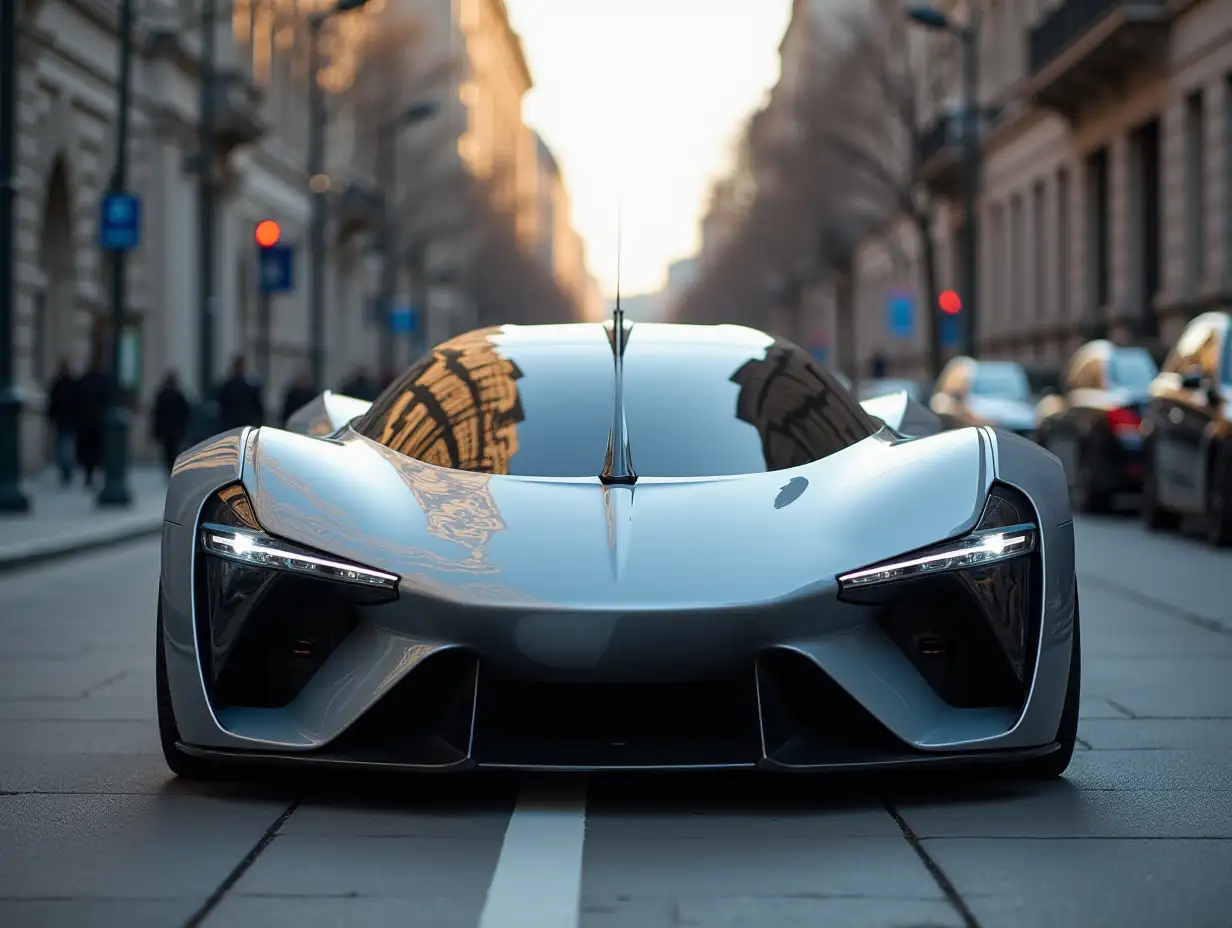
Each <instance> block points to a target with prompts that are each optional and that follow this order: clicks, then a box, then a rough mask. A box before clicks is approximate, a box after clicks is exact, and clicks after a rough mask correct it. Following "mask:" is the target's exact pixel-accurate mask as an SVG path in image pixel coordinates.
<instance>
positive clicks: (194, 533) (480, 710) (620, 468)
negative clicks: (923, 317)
mask: <svg viewBox="0 0 1232 928" xmlns="http://www.w3.org/2000/svg"><path fill="white" fill-rule="evenodd" d="M869 406H870V408H871V409H872V410H876V411H877V414H879V415H882V416H885V418H884V419H881V418H877V417H876V414H874V412H872V411H870V410H869V409H865V408H864V407H862V406H861V405H860V404H859V403H857V402H856V401H855V400H854V399H853V398H852V396H851V395H850V393H848V392H847V391H846V390H844V389H842V388H841V387H840V386H838V384H837V382H836V380H835V379H834V377H833V376H832V375H830V374H828V373H827V372H825V371H824V370H823V369H822V368H820V367H819V366H818V365H817V363H816V362H815V361H814V360H813V359H812V358H811V357H810V356H809V355H808V353H806V352H805V351H803V350H801V349H799V348H797V347H796V346H794V345H792V344H790V343H788V342H785V341H782V340H779V339H776V338H773V337H771V336H769V335H765V334H763V333H761V332H757V331H754V330H752V329H747V328H742V327H735V326H726V325H723V326H690V325H674V324H649V323H647V324H642V323H639V324H636V325H632V324H627V323H626V322H625V321H624V320H623V318H622V317H621V316H620V314H619V313H618V314H617V317H616V319H614V320H613V321H611V322H609V323H607V324H600V323H578V324H567V325H544V326H524V327H523V326H506V327H499V328H489V329H483V330H480V331H476V332H471V333H469V334H466V335H462V336H459V337H457V338H454V339H452V340H450V341H447V342H445V343H443V344H441V345H440V346H438V347H437V348H435V349H434V350H433V351H431V352H430V353H429V354H428V355H426V356H425V357H424V358H422V359H421V360H419V361H417V362H416V363H415V364H413V365H412V366H411V367H410V368H409V369H408V370H407V371H406V372H405V373H404V374H403V375H402V376H401V377H400V378H399V379H397V380H395V381H394V383H393V384H391V386H390V387H389V388H388V389H387V390H386V391H385V392H384V393H383V394H382V395H381V396H380V397H379V398H378V399H377V400H376V401H375V402H374V403H372V404H367V403H363V402H360V401H356V400H354V399H350V398H346V397H339V396H335V395H332V394H325V395H323V396H322V397H321V398H319V399H318V400H317V401H315V402H314V403H313V404H312V405H311V407H310V408H308V409H305V410H303V411H302V413H301V414H299V415H297V416H296V417H295V420H294V421H293V422H292V423H288V424H289V425H292V426H294V428H296V429H299V430H301V431H302V434H300V433H297V432H292V431H284V430H279V429H274V428H244V429H239V430H234V431H231V432H227V433H224V434H221V435H218V436H216V437H214V438H213V439H211V440H209V441H206V442H204V443H202V444H200V445H197V446H196V447H194V448H192V449H190V450H189V451H187V452H185V453H184V454H183V455H181V456H180V458H179V459H178V461H177V462H176V465H175V469H174V472H173V473H172V475H171V481H170V486H169V490H168V493H167V503H166V513H165V522H164V525H163V541H162V572H161V582H160V591H159V602H158V618H157V642H158V647H157V687H158V693H157V696H158V719H159V727H160V734H161V738H162V745H163V749H164V751H165V754H166V758H167V762H168V764H169V766H170V767H171V769H172V770H173V771H174V772H175V773H177V774H180V775H181V776H186V777H202V778H204V777H215V776H221V775H224V774H225V773H227V772H228V771H230V770H231V769H233V768H232V765H233V764H240V763H242V762H262V763H268V762H284V763H291V764H301V765H325V766H329V765H335V766H341V765H346V766H360V767H373V768H397V769H404V770H408V771H420V772H427V771H459V770H464V769H469V768H517V769H531V770H546V769H580V770H626V769H628V770H633V769H640V770H646V769H665V768H686V769H696V768H750V769H762V770H771V771H820V770H850V769H853V768H867V769H877V768H897V767H912V766H932V765H945V764H956V763H957V764H969V763H976V762H983V763H985V764H989V765H992V766H994V767H997V768H999V769H1002V770H1009V771H1012V772H1014V773H1016V774H1022V775H1030V776H1055V775H1058V774H1060V773H1061V772H1062V771H1063V770H1064V769H1065V767H1066V766H1067V764H1068V763H1069V760H1070V757H1071V754H1072V752H1073V749H1074V736H1075V731H1076V726H1077V713H1078V695H1079V678H1080V665H1079V646H1078V639H1079V632H1078V595H1077V590H1076V581H1075V573H1074V535H1073V525H1072V520H1071V514H1070V508H1069V497H1068V494H1067V488H1066V481H1065V474H1064V471H1063V470H1062V468H1061V465H1060V462H1059V461H1058V460H1057V459H1056V458H1055V457H1053V456H1052V455H1051V454H1049V453H1047V452H1046V451H1044V450H1043V449H1041V448H1039V447H1038V446H1037V445H1035V444H1033V443H1032V442H1030V441H1027V440H1025V439H1023V438H1020V437H1018V436H1016V435H1012V434H1009V433H1006V432H999V431H994V430H993V429H990V428H987V427H973V428H966V429H957V430H950V431H945V432H936V428H935V426H936V423H935V420H934V421H933V423H932V427H926V428H925V429H924V431H932V432H936V434H930V435H925V436H920V435H908V434H904V432H903V431H900V428H906V426H904V425H903V423H904V422H905V421H906V420H907V419H908V417H909V416H908V414H909V413H910V412H911V411H912V409H913V406H914V408H915V409H916V410H917V411H918V410H919V407H918V404H912V402H911V401H910V400H909V399H908V398H907V397H906V396H905V394H904V395H902V396H901V397H899V398H895V397H893V396H891V397H882V398H880V399H878V400H875V401H870V403H869ZM924 412H925V416H924V417H923V418H921V419H919V420H918V421H920V422H923V423H924V424H925V426H928V418H927V411H926V410H925V411H924Z"/></svg>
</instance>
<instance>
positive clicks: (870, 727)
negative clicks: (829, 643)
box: [757, 649, 912, 767]
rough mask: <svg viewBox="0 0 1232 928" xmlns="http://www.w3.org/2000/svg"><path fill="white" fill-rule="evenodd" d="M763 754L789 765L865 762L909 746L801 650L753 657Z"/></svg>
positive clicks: (891, 755) (906, 751)
mask: <svg viewBox="0 0 1232 928" xmlns="http://www.w3.org/2000/svg"><path fill="white" fill-rule="evenodd" d="M757 684H758V697H759V700H760V703H761V725H762V736H763V738H764V740H765V749H766V757H767V758H768V759H769V760H771V761H773V762H775V763H777V764H782V765H783V766H787V767H812V766H822V765H827V764H844V763H865V762H870V761H876V760H891V759H894V758H899V757H904V756H907V755H909V754H911V753H912V751H911V750H910V749H909V748H908V747H907V746H906V745H904V744H903V742H902V741H901V740H900V739H898V738H897V737H895V736H894V735H893V734H892V733H891V732H890V731H889V730H888V729H887V728H886V727H885V726H884V725H882V724H881V723H880V722H879V721H877V719H875V718H874V717H873V716H872V715H871V714H870V713H869V712H868V710H866V709H865V708H864V707H863V706H861V705H860V704H859V703H858V702H856V701H855V700H854V699H852V697H851V696H849V695H848V694H847V692H846V691H845V690H844V689H843V688H842V687H840V686H839V685H838V684H837V683H835V682H834V681H833V680H831V679H830V677H829V676H828V675H826V673H825V672H824V671H822V670H821V669H820V668H819V667H818V666H817V665H816V664H814V663H813V662H812V661H811V660H809V659H808V658H807V657H805V656H804V655H802V654H797V653H796V652H794V651H789V650H786V649H772V650H769V651H765V652H763V653H762V654H761V655H760V656H759V657H758V659H757Z"/></svg>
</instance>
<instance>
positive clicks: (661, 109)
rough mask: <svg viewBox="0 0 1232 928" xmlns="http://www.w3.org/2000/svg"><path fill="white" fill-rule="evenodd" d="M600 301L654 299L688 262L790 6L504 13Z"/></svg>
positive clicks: (623, 5)
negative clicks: (650, 295) (531, 82)
mask: <svg viewBox="0 0 1232 928" xmlns="http://www.w3.org/2000/svg"><path fill="white" fill-rule="evenodd" d="M506 2H507V5H508V7H509V17H510V19H511V21H512V23H513V27H514V29H516V30H517V31H518V33H520V34H521V36H522V43H523V47H524V49H525V52H526V57H527V59H528V61H529V63H530V70H531V75H532V76H533V77H534V79H535V87H534V89H532V90H531V92H530V93H529V94H528V95H527V97H526V108H525V112H524V116H525V119H526V121H527V123H528V124H529V125H531V126H533V127H535V128H536V129H538V130H539V132H540V133H541V134H542V135H543V137H544V139H545V140H546V141H547V143H548V145H549V146H551V148H552V151H553V152H554V153H555V155H556V158H557V160H558V161H559V162H560V166H561V170H562V172H563V173H564V176H565V183H566V184H567V185H568V188H569V192H570V195H571V197H572V200H573V215H574V228H576V229H577V231H578V233H579V234H580V235H581V236H582V237H583V238H584V239H585V240H586V251H587V264H588V265H589V267H590V271H591V273H593V274H594V275H595V276H596V277H598V278H599V281H600V283H601V284H602V286H603V290H604V293H605V294H606V295H608V296H611V295H612V294H613V293H614V291H615V282H616V252H617V247H616V243H617V235H616V229H617V215H618V210H617V204H618V203H619V204H620V210H619V213H620V217H621V225H622V227H623V233H622V247H621V249H620V251H621V273H620V276H621V289H622V291H623V292H625V293H629V294H633V293H641V292H646V291H652V290H657V289H658V288H659V287H660V286H661V285H662V284H663V282H664V274H665V272H666V268H667V265H668V264H669V263H671V262H672V261H674V260H676V259H678V258H684V257H688V256H689V255H691V254H693V253H695V252H696V250H697V248H698V244H699V229H698V221H699V220H700V218H701V214H702V211H703V210H704V209H705V204H706V195H707V192H708V189H709V183H710V180H711V179H712V178H713V177H715V176H716V175H718V174H719V173H720V172H722V171H723V170H725V169H726V168H727V167H728V166H729V165H730V164H731V155H732V148H733V142H734V140H735V138H736V133H737V132H738V130H739V128H740V124H741V122H742V121H743V119H744V117H745V116H747V115H748V114H749V113H750V112H752V111H753V110H754V109H756V108H757V107H758V106H760V105H761V104H762V102H763V101H764V99H765V93H766V91H767V90H768V89H769V88H770V87H771V86H772V85H773V84H774V82H775V81H776V80H777V79H778V74H779V60H778V45H779V42H780V41H781V40H782V37H783V31H784V30H785V29H786V28H787V21H788V18H789V15H790V8H791V2H790V0H506Z"/></svg>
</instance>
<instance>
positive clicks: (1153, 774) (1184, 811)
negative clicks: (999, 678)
mask: <svg viewBox="0 0 1232 928" xmlns="http://www.w3.org/2000/svg"><path fill="white" fill-rule="evenodd" d="M1078 536H1079V552H1080V554H1079V558H1080V563H1079V568H1080V582H1081V595H1082V605H1083V623H1084V624H1083V639H1084V640H1083V644H1084V661H1083V670H1084V676H1085V678H1086V679H1085V690H1084V699H1083V719H1082V724H1081V728H1080V730H1079V735H1080V737H1081V739H1082V742H1083V743H1082V745H1081V750H1080V751H1079V752H1078V753H1077V754H1076V755H1075V759H1074V763H1073V765H1072V766H1071V768H1070V772H1069V774H1068V775H1067V778H1066V779H1065V780H1064V781H1063V782H1058V783H1054V784H1048V785H1046V786H1034V787H1027V786H1014V785H1009V784H993V783H988V782H980V781H979V780H952V779H941V780H939V779H930V780H924V781H921V780H917V779H911V780H904V779H902V778H896V779H889V780H869V781H859V782H851V781H831V780H817V779H805V778H787V779H774V780H750V779H746V778H739V779H733V778H717V779H716V778H713V777H699V776H693V777H678V778H655V779H653V780H648V779H645V778H640V777H624V778H620V777H602V778H593V777H592V778H590V779H589V780H588V781H587V780H585V779H582V778H571V777H566V778H559V777H558V778H542V777H539V778H534V777H528V778H521V779H519V778H508V779H505V778H502V779H494V778H488V779H482V780H479V781H469V782H463V783H458V782H456V781H444V780H440V779H432V780H429V781H423V780H416V781H410V782H406V781H402V782H395V783H392V784H391V783H385V782H381V783H376V784H373V783H368V782H362V783H361V782H358V781H356V782H326V783H307V782H295V783H290V784H288V783H286V782H282V783H265V784H258V785H252V786H249V787H246V788H239V787H226V788H220V787H214V788H205V787H198V786H191V785H186V784H182V783H179V782H177V781H175V780H174V779H172V778H171V777H170V775H169V774H168V772H167V771H166V769H165V768H164V766H163V763H162V759H161V757H160V756H159V755H158V748H157V742H156V736H155V730H154V723H153V670H154V657H153V655H154V652H153V638H152V631H153V607H154V595H155V583H156V574H157V556H158V548H157V544H156V543H154V542H149V543H139V544H130V545H127V546H122V547H117V548H115V549H113V550H111V551H108V552H105V553H101V554H97V555H92V556H82V557H78V558H75V559H72V560H66V561H62V562H59V563H54V564H46V565H43V566H40V567H37V568H31V569H28V570H24V571H21V572H17V573H13V574H9V575H6V576H4V577H0V925H2V926H5V928H31V926H54V928H77V926H91V928H95V926H124V928H146V926H151V928H152V926H160V928H162V926H167V928H179V926H196V925H207V926H212V928H216V926H222V928H245V926H249V925H252V926H261V928H278V926H283V925H286V926H302V928H315V926H324V925H330V926H341V925H382V926H383V925H399V926H431V928H453V926H459V928H477V926H478V928H512V926H525V928H532V926H533V928H574V926H581V928H616V926H630V928H633V926H635V928H661V926H668V925H673V926H697V928H735V926H757V928H768V926H809V928H825V926H849V925H850V926H858V928H922V926H929V928H935V926H951V925H952V926H974V925H979V926H985V928H994V926H1003V925H1004V926H1011V925H1012V926H1037V925H1042V926H1047V928H1069V926H1075V928H1077V926H1081V928H1099V926H1104V925H1107V926H1116V928H1135V926H1151V928H1156V926H1160V925H1176V926H1178V928H1228V926H1229V925H1232V674H1230V671H1232V554H1228V553H1218V552H1215V551H1212V550H1210V549H1208V548H1206V547H1204V546H1203V545H1202V543H1201V542H1199V541H1189V540H1185V539H1180V538H1174V537H1168V536H1153V535H1147V534H1145V533H1144V532H1143V531H1142V530H1141V529H1140V528H1139V527H1138V525H1137V523H1136V522H1135V521H1133V520H1130V519H1116V518H1110V519H1104V520H1088V521H1083V522H1082V523H1081V524H1080V525H1079V530H1078Z"/></svg>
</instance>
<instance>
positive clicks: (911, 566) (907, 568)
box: [838, 523, 1035, 587]
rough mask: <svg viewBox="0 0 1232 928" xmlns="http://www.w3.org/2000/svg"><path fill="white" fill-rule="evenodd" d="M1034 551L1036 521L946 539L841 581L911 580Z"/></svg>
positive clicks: (843, 583) (844, 583) (859, 584)
mask: <svg viewBox="0 0 1232 928" xmlns="http://www.w3.org/2000/svg"><path fill="white" fill-rule="evenodd" d="M1034 550H1035V526H1034V525H1032V524H1029V523H1028V524H1022V525H1014V526H1010V527H1008V528H993V529H986V530H984V531H975V532H972V533H971V534H970V535H966V536H964V537H962V538H958V539H955V540H953V541H947V542H944V543H943V544H940V545H937V546H936V547H934V548H929V549H927V550H925V551H921V552H919V553H917V554H912V555H909V556H906V557H901V558H895V559H894V560H891V561H886V562H884V563H881V564H877V565H876V566H874V567H866V568H864V569H863V570H855V571H852V572H851V573H848V574H843V575H842V576H840V577H839V578H838V582H839V585H840V586H844V587H862V586H871V585H872V584H876V583H893V582H894V581H896V580H911V579H914V578H916V577H922V576H924V575H926V574H936V573H942V572H944V571H951V570H966V569H968V568H970V567H982V566H986V565H988V564H996V563H998V562H1000V561H1008V560H1009V559H1010V558H1014V557H1018V556H1019V555H1022V554H1030V553H1031V552H1032V551H1034Z"/></svg>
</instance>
